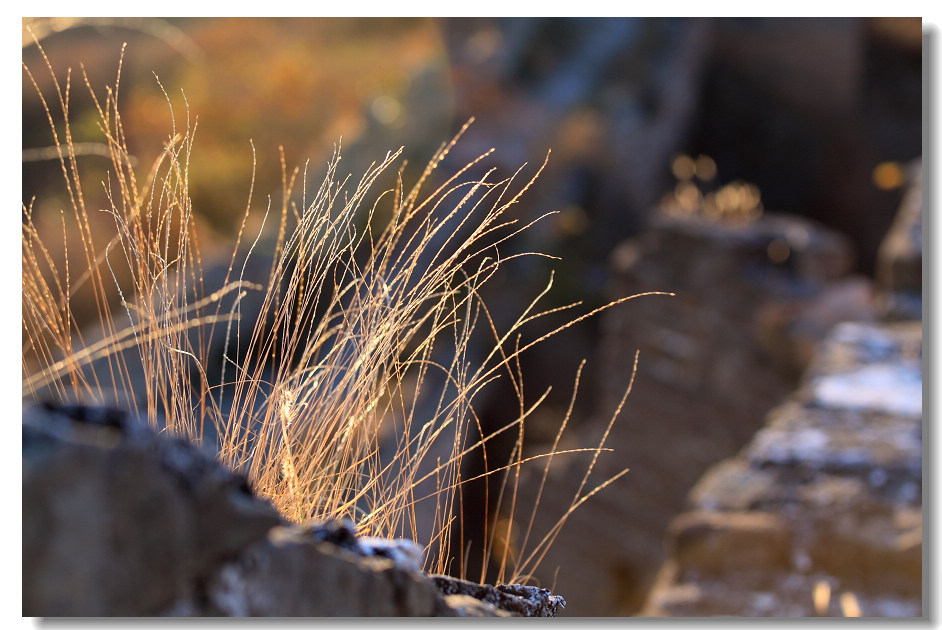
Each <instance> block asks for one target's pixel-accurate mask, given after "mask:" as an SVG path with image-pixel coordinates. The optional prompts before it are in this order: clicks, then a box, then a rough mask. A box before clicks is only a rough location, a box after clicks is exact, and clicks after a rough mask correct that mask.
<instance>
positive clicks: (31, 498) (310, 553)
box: [23, 404, 565, 617]
mask: <svg viewBox="0 0 942 630" xmlns="http://www.w3.org/2000/svg"><path fill="white" fill-rule="evenodd" d="M421 565H422V550H421V548H418V547H417V546H416V545H415V543H413V542H412V541H406V540H386V539H379V538H372V537H359V536H357V535H356V533H355V531H354V527H353V523H352V522H349V521H339V522H328V523H321V524H312V525H308V526H304V527H302V526H295V525H290V524H288V523H286V522H285V521H284V520H283V519H281V518H280V516H279V515H278V513H277V512H276V511H275V509H274V508H273V507H272V506H271V505H270V504H269V503H267V502H266V501H264V500H262V499H259V498H257V497H255V496H254V495H253V494H252V492H251V490H250V488H249V486H248V484H247V482H246V480H245V478H244V477H242V476H241V475H238V474H235V473H232V472H230V471H228V470H226V469H224V468H223V467H221V466H220V465H219V464H217V463H216V462H215V461H214V460H213V458H212V457H211V456H210V455H209V454H207V453H204V452H202V451H200V450H198V449H196V448H195V447H193V446H192V445H191V444H189V443H188V442H185V441H183V440H180V439H172V438H168V437H167V436H166V435H162V434H160V433H157V432H155V431H154V430H152V429H150V428H148V427H147V426H146V425H145V424H144V423H143V422H142V421H141V420H140V419H138V418H135V417H134V416H132V415H130V414H128V413H126V412H123V411H118V410H114V409H107V408H98V407H82V406H55V405H52V404H44V405H36V406H33V407H29V408H27V409H26V410H25V411H24V414H23V614H24V616H29V617H32V616H44V617H58V616H69V617H85V616H93V617H105V616H123V617H136V616H240V617H241V616H277V617H295V616H304V617H319V616H345V617H354V616H383V617H393V616H534V615H539V616H555V615H556V614H557V612H558V611H559V610H560V609H561V608H562V607H563V606H565V602H564V601H563V600H562V598H560V597H557V596H553V595H550V593H549V592H548V591H545V590H543V589H538V588H536V587H527V586H522V585H510V586H498V587H496V588H495V587H489V586H480V585H478V586H477V587H476V588H477V590H474V592H469V591H467V589H464V590H461V592H460V593H459V592H458V591H456V590H454V589H451V590H447V592H446V589H443V588H441V585H440V583H442V580H444V579H445V578H440V577H435V578H429V576H428V575H426V574H425V573H424V572H422V571H421ZM494 593H496V594H497V595H498V596H497V597H494Z"/></svg>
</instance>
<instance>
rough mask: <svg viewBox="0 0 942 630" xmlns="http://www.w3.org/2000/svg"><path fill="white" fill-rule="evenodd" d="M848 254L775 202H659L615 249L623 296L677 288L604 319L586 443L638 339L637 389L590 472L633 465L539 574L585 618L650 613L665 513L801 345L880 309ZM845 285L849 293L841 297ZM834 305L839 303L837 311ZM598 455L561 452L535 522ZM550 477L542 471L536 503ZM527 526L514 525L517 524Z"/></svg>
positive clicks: (755, 409)
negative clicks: (723, 206) (692, 212)
mask: <svg viewBox="0 0 942 630" xmlns="http://www.w3.org/2000/svg"><path fill="white" fill-rule="evenodd" d="M852 266H853V252H852V249H851V246H850V244H849V242H848V241H847V240H846V239H845V238H843V237H841V236H840V235H838V234H837V233H835V232H832V231H830V230H827V229H825V228H823V227H822V226H820V225H819V224H815V223H813V222H811V221H808V220H805V219H802V218H800V217H796V216H788V215H774V214H770V213H766V214H765V215H762V216H761V217H759V218H758V219H754V220H744V219H743V220H733V221H720V220H713V219H710V218H708V217H706V216H702V215H696V216H669V215H667V214H665V213H662V214H660V215H659V216H658V217H657V219H656V220H655V221H654V223H653V225H652V227H651V228H650V229H649V230H648V231H647V232H646V233H645V234H643V235H642V236H641V237H639V238H637V239H632V240H629V241H626V242H624V243H622V244H621V245H620V246H619V247H618V248H617V249H616V252H615V254H614V256H613V260H612V267H613V273H614V274H615V281H614V282H613V283H612V286H611V290H610V296H611V297H615V298H617V297H622V296H625V295H631V294H635V293H640V292H644V291H671V292H674V293H675V294H676V295H675V296H673V297H667V296H651V297H642V298H640V299H637V300H634V301H632V302H629V303H628V304H626V305H624V306H622V307H619V308H617V309H613V310H612V311H610V312H608V313H606V314H605V316H604V318H603V319H602V339H601V342H600V344H599V347H598V356H597V357H595V360H596V361H597V362H598V364H599V366H598V373H599V378H600V381H601V383H600V391H599V392H598V396H599V402H600V404H599V409H600V410H601V411H600V413H599V415H598V416H597V417H596V418H595V419H594V420H593V421H592V425H591V430H590V436H589V437H585V438H584V439H582V440H580V441H581V442H582V443H583V444H585V443H590V444H593V443H597V440H598V438H599V436H601V435H602V434H603V432H604V427H605V424H606V423H607V422H608V420H609V417H610V414H611V413H612V411H613V410H614V409H615V408H616V406H617V404H618V402H619V400H620V398H621V397H622V395H623V394H624V391H625V388H626V387H627V385H628V382H629V380H630V377H631V373H632V369H633V365H634V360H635V352H636V351H640V355H639V363H638V371H637V376H636V379H635V382H634V385H633V389H632V391H631V394H630V395H629V396H628V398H627V399H626V403H625V406H624V409H623V411H622V413H621V415H620V417H619V419H618V420H617V422H616V423H615V425H614V428H613V430H612V431H611V433H610V434H609V435H608V439H607V441H606V446H607V447H610V448H612V449H613V450H614V452H613V453H605V454H603V455H602V456H601V457H600V458H599V460H598V464H597V466H596V472H595V473H593V479H594V480H595V481H596V483H598V482H601V481H603V480H604V479H606V478H608V477H610V476H612V475H614V474H617V473H618V472H620V471H621V470H622V469H623V468H629V472H628V473H627V474H626V475H625V476H624V477H622V478H621V479H619V480H618V481H617V482H616V483H615V484H613V485H612V486H611V487H609V488H607V489H605V490H604V491H603V492H601V493H599V494H598V495H597V496H594V497H592V499H591V500H590V501H588V502H586V503H585V504H584V505H582V506H581V507H580V508H579V509H578V510H576V511H575V512H574V513H573V514H572V516H571V517H570V519H569V521H568V523H567V524H566V526H565V528H564V529H563V530H562V532H561V534H560V537H559V538H558V539H557V542H556V544H555V545H554V547H553V548H552V549H551V550H550V551H549V553H548V554H547V555H546V558H545V559H544V561H543V564H542V567H541V568H540V570H539V571H538V572H537V578H538V579H539V580H540V583H543V584H555V585H556V586H557V587H558V588H560V589H561V590H562V591H564V592H565V593H566V594H567V600H568V601H569V604H570V610H571V612H572V613H573V614H577V615H630V614H634V613H636V612H637V611H638V609H639V608H640V607H641V605H642V603H643V600H644V597H645V594H646V592H647V589H648V588H649V587H650V585H651V584H652V581H653V579H654V577H655V575H656V573H657V571H658V567H659V566H660V564H661V563H662V562H663V560H664V549H663V542H662V541H663V539H664V534H665V532H666V530H667V526H668V523H669V522H670V520H671V518H673V517H674V516H676V515H677V514H679V513H680V512H681V511H682V510H683V509H684V501H685V497H686V495H687V493H688V492H689V490H690V489H691V487H692V486H693V485H694V483H695V482H696V481H697V479H699V477H700V476H701V475H702V474H703V472H704V471H705V470H706V469H707V468H708V467H709V466H711V465H713V464H714V463H716V462H718V461H720V460H722V459H724V458H726V457H730V456H732V455H734V454H735V453H736V452H738V451H739V450H740V449H741V448H742V447H743V445H745V444H746V443H747V442H748V441H749V439H750V438H752V436H753V435H754V434H755V432H756V431H757V430H758V429H759V428H760V427H761V424H762V419H763V417H764V416H765V414H766V413H767V412H768V411H769V410H770V409H771V408H772V407H773V406H774V405H776V404H778V403H779V402H780V401H781V400H782V399H783V398H784V397H785V396H787V395H788V393H789V392H790V391H791V390H792V389H794V387H795V384H796V382H797V376H798V374H799V373H800V368H801V363H802V360H803V357H804V355H805V354H807V353H800V355H796V354H795V353H794V352H793V351H794V349H795V348H797V347H805V346H807V347H809V348H810V347H813V345H814V344H815V343H817V341H818V340H820V338H821V337H823V335H824V334H825V332H826V331H827V329H828V328H829V327H830V326H831V325H833V324H834V323H836V322H837V321H840V320H841V319H845V318H847V317H848V313H850V314H851V316H855V317H858V318H861V319H864V320H867V319H872V317H873V315H872V312H873V308H872V305H871V303H870V302H871V295H870V293H871V292H870V288H869V283H868V282H866V281H865V280H864V279H863V278H860V277H857V276H851V275H848V274H849V271H850V269H851V268H852ZM835 293H836V294H838V296H839V297H840V298H841V299H838V300H834V299H831V300H830V301H829V300H828V296H832V295H833V294H835ZM835 301H836V302H837V303H839V304H840V305H841V306H840V307H839V308H829V307H826V306H827V305H828V304H830V303H831V302H835ZM779 350H781V351H779ZM808 352H810V351H808ZM573 460H577V461H573ZM587 464H588V458H587V457H583V458H579V457H575V456H572V457H570V458H569V459H568V460H567V459H564V458H559V462H558V465H557V463H556V461H554V469H553V470H551V473H550V474H551V480H552V484H553V492H552V494H551V495H549V493H544V494H543V497H542V499H541V504H542V505H541V510H542V511H543V512H542V514H544V515H545V516H544V517H542V519H544V520H541V521H539V523H545V527H546V528H548V527H549V526H551V524H553V523H555V519H556V518H557V517H558V516H559V515H560V514H561V513H563V512H564V511H565V510H566V509H567V508H568V507H569V501H570V499H571V498H572V496H573V495H574V494H575V492H576V489H577V488H578V485H579V483H580V481H581V479H582V473H583V472H584V471H585V466H586V465H587ZM539 482H540V475H539V474H538V473H534V474H533V475H531V477H530V478H529V480H528V483H529V486H528V488H529V489H528V490H526V491H525V492H524V504H527V503H526V501H529V500H531V499H533V498H534V497H535V495H536V494H537V489H538V488H539ZM591 487H593V485H592V484H591V483H590V484H589V488H591ZM525 525H526V523H518V526H519V527H520V528H521V531H522V530H523V529H525ZM532 539H533V536H532V535H531V540H532ZM536 540H539V537H538V536H537V537H536ZM556 567H561V570H560V571H559V574H558V575H556V574H555V573H554V571H555V569H556ZM586 575H592V576H595V577H594V578H593V579H592V580H586V579H585V576H586Z"/></svg>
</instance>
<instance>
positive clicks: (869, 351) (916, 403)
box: [642, 321, 922, 617]
mask: <svg viewBox="0 0 942 630" xmlns="http://www.w3.org/2000/svg"><path fill="white" fill-rule="evenodd" d="M921 333H922V328H921V323H920V322H918V321H916V322H906V323H896V324H866V325H864V324H854V323H847V324H841V325H839V326H837V327H836V328H835V329H834V331H833V333H832V334H831V336H830V337H829V338H828V340H827V341H826V342H825V343H824V344H823V345H822V347H821V349H820V352H819V353H818V355H817V357H816V358H815V360H814V362H813V363H812V366H811V367H810V368H809V371H808V373H807V374H806V376H805V378H804V379H803V382H802V386H801V387H800V388H799V389H798V390H797V391H796V392H795V393H794V394H793V395H792V396H790V397H789V398H788V400H787V401H786V402H784V403H783V404H782V405H781V406H779V407H777V408H776V409H775V410H774V411H773V412H771V413H770V414H769V416H768V418H767V423H766V425H765V426H764V427H763V428H762V430H761V431H759V432H758V434H757V435H756V436H755V438H754V439H753V440H752V441H751V442H750V443H749V445H748V446H747V447H746V448H744V449H743V451H742V452H741V453H739V454H738V455H737V456H736V457H734V458H731V459H728V460H726V461H724V462H722V463H720V464H717V465H716V466H714V467H713V468H711V469H710V470H709V471H708V472H707V473H706V474H705V475H704V476H703V478H702V479H701V480H700V481H699V482H698V483H697V485H696V486H695V487H694V488H693V490H692V491H691V493H690V497H689V500H688V506H689V507H688V510H689V511H687V512H685V513H684V514H682V515H680V516H678V517H677V518H675V519H674V520H673V522H672V523H671V526H670V531H669V534H668V545H669V554H670V559H669V560H668V561H667V562H666V563H665V564H664V566H663V567H662V569H661V571H660V574H659V577H658V579H657V583H656V585H655V587H654V589H653V590H652V593H651V595H650V597H649V599H648V602H647V605H646V606H645V608H644V610H643V611H642V614H643V615H650V616H713V615H723V616H787V617H802V616H840V615H842V614H845V615H850V614H853V613H854V612H855V610H859V613H860V614H861V615H863V616H886V617H918V616H921V615H922V390H921V386H922V378H921V358H922V356H921V355H922V352H921V341H922V334H921ZM816 593H817V600H818V601H817V603H816V601H815V599H816V595H815V594H816ZM821 593H833V594H834V596H833V597H830V598H828V597H824V596H823V595H822V594H821ZM838 593H840V594H841V598H839V597H838V595H837V594H838ZM850 599H852V600H853V601H854V603H853V604H850V603H848V600H850Z"/></svg>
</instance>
